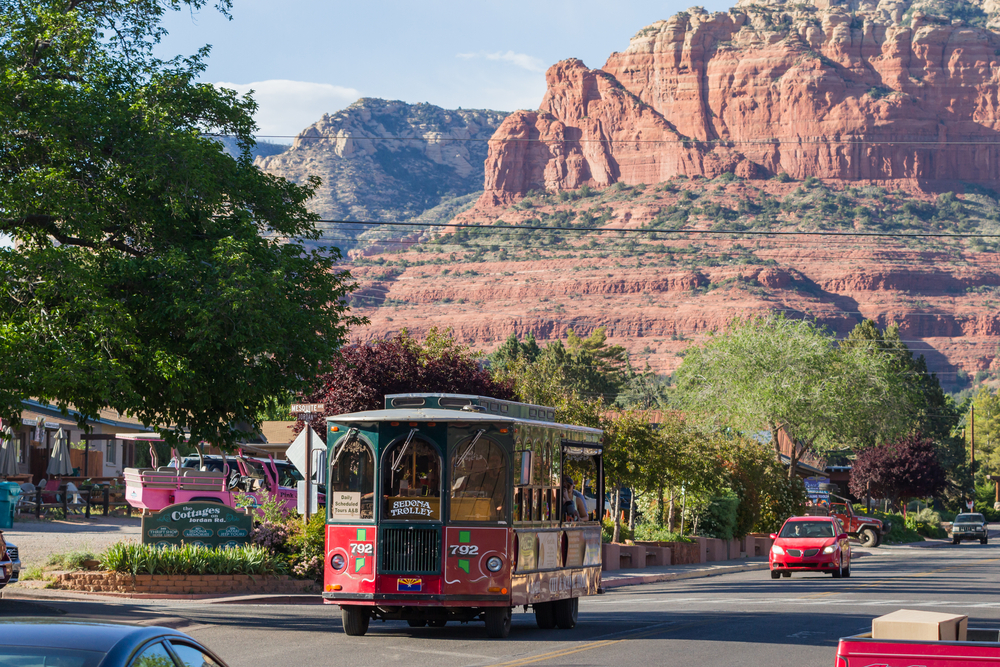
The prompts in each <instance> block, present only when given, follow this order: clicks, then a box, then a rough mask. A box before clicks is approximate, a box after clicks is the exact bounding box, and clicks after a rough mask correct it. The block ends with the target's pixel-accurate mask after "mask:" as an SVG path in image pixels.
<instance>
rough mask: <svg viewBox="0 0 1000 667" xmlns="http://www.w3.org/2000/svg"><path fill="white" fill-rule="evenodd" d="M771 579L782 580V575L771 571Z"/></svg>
mask: <svg viewBox="0 0 1000 667" xmlns="http://www.w3.org/2000/svg"><path fill="white" fill-rule="evenodd" d="M771 578H772V579H780V578H781V573H780V572H778V571H777V570H771Z"/></svg>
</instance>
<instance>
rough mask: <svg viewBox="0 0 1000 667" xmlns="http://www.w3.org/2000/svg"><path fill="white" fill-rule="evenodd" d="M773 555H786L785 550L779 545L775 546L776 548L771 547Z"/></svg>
mask: <svg viewBox="0 0 1000 667" xmlns="http://www.w3.org/2000/svg"><path fill="white" fill-rule="evenodd" d="M771 553H773V554H774V555H775V556H780V555H781V554H783V553H785V550H784V549H782V548H781V547H779V546H778V545H777V544H775V545H774V546H772V547H771Z"/></svg>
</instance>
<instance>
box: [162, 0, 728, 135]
mask: <svg viewBox="0 0 1000 667" xmlns="http://www.w3.org/2000/svg"><path fill="white" fill-rule="evenodd" d="M731 4H734V3H731V2H715V3H713V4H707V5H705V8H706V9H708V10H709V11H719V10H723V9H725V8H727V7H729V6H730V5H731ZM234 5H235V6H234V8H233V12H232V13H233V20H232V21H227V20H226V19H225V18H223V17H222V16H220V15H219V14H218V13H217V12H216V11H215V10H214V9H208V8H206V9H203V10H202V11H200V12H199V13H197V14H194V15H192V14H191V13H190V12H187V11H183V12H175V13H171V14H170V15H168V16H167V20H166V23H165V25H166V27H167V29H168V30H169V32H170V35H169V36H168V37H167V38H166V39H165V40H164V42H163V45H162V48H161V51H160V55H161V56H168V55H178V54H185V55H187V54H190V53H193V52H194V51H195V50H196V49H197V48H199V47H201V46H203V45H205V44H211V45H212V47H213V48H212V55H211V57H210V59H209V67H208V70H207V72H206V75H205V77H204V80H206V81H210V82H212V83H217V84H225V85H227V86H228V87H231V88H235V89H236V90H238V91H240V92H244V91H246V90H249V89H250V88H253V89H255V90H256V91H257V93H256V94H255V98H256V99H257V101H258V104H259V105H260V111H259V113H258V116H257V122H258V125H259V126H260V128H261V134H263V135H294V134H295V133H297V132H298V131H299V130H302V129H303V128H305V127H306V126H308V125H309V124H311V123H312V122H314V121H316V120H318V119H319V117H320V116H321V115H322V114H323V113H326V112H334V111H338V110H340V109H342V108H344V107H345V106H347V105H348V104H350V103H351V102H353V101H354V100H356V99H357V98H358V97H383V98H387V99H400V100H403V101H406V102H410V103H416V102H430V103H431V104H436V105H439V106H442V107H445V108H457V107H464V108H467V109H469V108H489V109H498V110H503V111H513V110H515V109H521V108H531V109H533V108H536V107H537V106H538V103H539V102H540V101H541V99H542V95H543V94H544V92H545V70H546V68H548V67H549V66H550V65H552V64H553V63H555V62H558V61H559V60H562V59H564V58H570V57H575V58H580V59H581V60H583V61H584V62H585V63H586V64H587V65H588V66H589V67H600V66H602V65H603V64H604V62H605V60H606V59H607V57H608V55H609V54H610V53H612V52H613V51H621V50H623V49H625V48H626V47H627V46H628V42H629V38H631V37H632V35H634V34H635V33H636V32H638V31H639V30H640V29H641V28H643V27H644V26H647V25H649V24H650V23H653V22H654V21H657V20H659V19H665V18H669V17H670V16H672V15H673V14H675V13H677V12H678V11H682V10H684V9H686V8H687V7H688V6H689V4H688V3H686V2H627V1H625V2H608V1H607V0H604V1H603V2H596V1H592V0H572V1H569V0H534V1H533V2H529V1H527V0H507V1H506V2H495V1H493V0H486V1H483V0H479V1H475V0H474V1H472V2H469V1H465V2H458V1H454V0H407V1H400V0H383V1H380V0H370V1H368V2H364V1H362V2H350V3H347V2H339V1H335V2H330V1H329V0H325V1H324V0H283V1H282V2H274V0H267V1H265V0H236V1H235V2H234ZM275 141H281V142H282V143H286V142H287V141H290V140H289V139H284V140H280V139H275Z"/></svg>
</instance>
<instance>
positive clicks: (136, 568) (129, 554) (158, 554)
mask: <svg viewBox="0 0 1000 667" xmlns="http://www.w3.org/2000/svg"><path fill="white" fill-rule="evenodd" d="M99 560H100V563H101V569H103V570H108V571H111V572H123V573H125V574H131V575H133V576H135V575H137V574H253V575H268V574H284V573H285V571H286V568H285V564H284V562H283V561H282V559H281V558H280V557H279V556H276V555H275V554H272V553H271V552H269V551H268V550H267V549H265V548H264V547H261V546H258V545H255V544H247V545H244V546H240V547H235V548H233V549H210V548H208V547H196V546H194V545H191V544H185V545H183V546H169V547H166V548H160V547H156V546H153V545H151V544H139V543H138V542H119V543H118V544H113V545H111V546H110V547H109V548H108V550H107V551H105V552H104V553H103V554H101V557H100V559H99Z"/></svg>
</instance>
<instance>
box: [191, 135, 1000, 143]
mask: <svg viewBox="0 0 1000 667" xmlns="http://www.w3.org/2000/svg"><path fill="white" fill-rule="evenodd" d="M203 136H206V137H232V138H235V137H236V135H234V134H220V133H206V134H205V135H203ZM253 136H254V137H256V138H258V139H295V140H299V141H338V140H340V139H352V140H357V141H423V142H431V143H459V142H465V143H490V142H497V143H529V144H530V143H540V144H591V143H593V144H622V145H632V144H658V145H684V146H687V145H689V144H694V145H704V144H707V145H713V146H729V145H733V144H738V145H743V146H745V145H754V146H781V145H789V144H790V145H801V144H808V145H835V146H841V145H845V144H846V145H859V146H871V145H875V146H878V145H907V146H983V145H986V146H1000V141H983V140H981V139H944V140H937V139H824V138H793V137H790V138H787V139H784V138H778V137H771V138H762V139H692V138H679V139H542V138H537V139H531V138H504V139H496V138H493V137H491V138H489V139H478V138H475V137H402V136H380V137H371V136H365V135H355V134H337V135H321V136H312V135H307V136H303V135H300V134H255V135H253Z"/></svg>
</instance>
